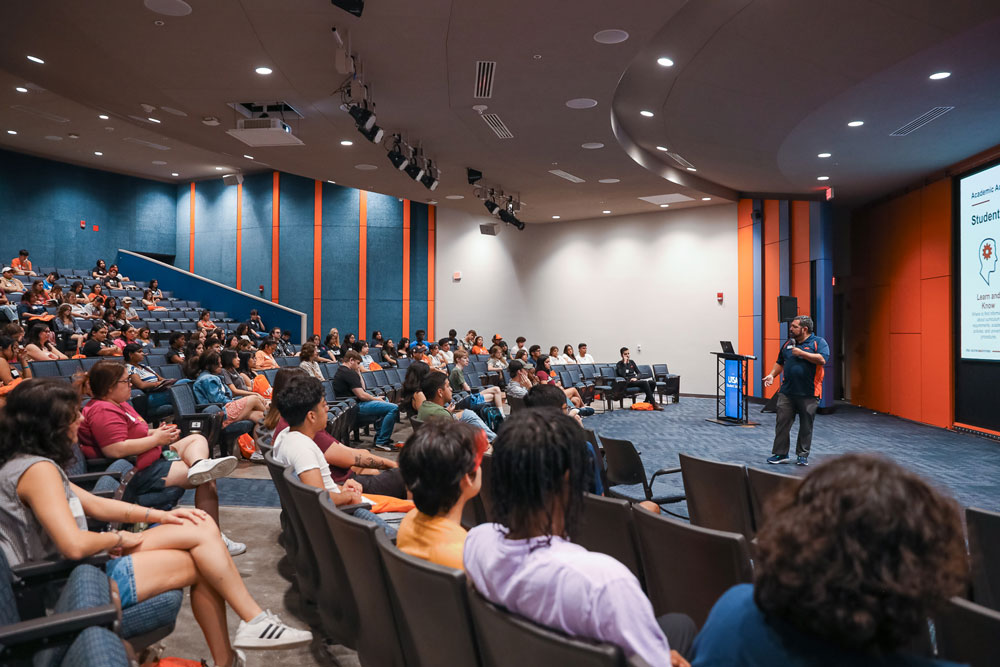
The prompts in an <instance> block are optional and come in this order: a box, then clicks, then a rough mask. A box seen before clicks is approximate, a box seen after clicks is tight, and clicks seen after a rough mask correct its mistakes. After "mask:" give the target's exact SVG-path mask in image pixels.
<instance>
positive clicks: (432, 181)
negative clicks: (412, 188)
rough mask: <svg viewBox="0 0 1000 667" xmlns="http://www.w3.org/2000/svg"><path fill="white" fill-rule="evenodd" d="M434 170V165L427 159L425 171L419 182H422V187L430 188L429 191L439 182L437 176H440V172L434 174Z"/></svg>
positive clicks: (435, 187)
mask: <svg viewBox="0 0 1000 667" xmlns="http://www.w3.org/2000/svg"><path fill="white" fill-rule="evenodd" d="M436 171H437V170H436V169H434V165H432V164H431V161H430V160H428V161H427V173H425V174H424V175H423V176H421V177H420V182H421V183H423V184H424V187H425V188H427V189H428V190H431V191H434V190H436V189H437V186H438V184H439V183H440V182H441V181H440V179H439V177H440V176H441V173H440V172H437V173H436V174H435V172H436Z"/></svg>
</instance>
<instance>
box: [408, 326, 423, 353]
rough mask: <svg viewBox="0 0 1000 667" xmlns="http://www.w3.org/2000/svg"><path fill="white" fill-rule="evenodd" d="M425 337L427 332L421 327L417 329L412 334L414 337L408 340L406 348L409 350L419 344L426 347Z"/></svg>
mask: <svg viewBox="0 0 1000 667" xmlns="http://www.w3.org/2000/svg"><path fill="white" fill-rule="evenodd" d="M426 339H427V332H426V331H424V330H423V329H417V331H416V333H415V334H414V339H413V340H412V341H410V344H409V345H408V346H407V348H408V349H409V351H410V352H412V351H413V350H415V349H417V348H418V347H421V346H423V347H424V348H427V347H428V343H427V340H426ZM424 351H425V352H426V351H427V350H426V349H425V350H424Z"/></svg>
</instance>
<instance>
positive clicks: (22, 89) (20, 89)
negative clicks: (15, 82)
mask: <svg viewBox="0 0 1000 667" xmlns="http://www.w3.org/2000/svg"><path fill="white" fill-rule="evenodd" d="M14 90H16V91H17V92H19V93H26V92H28V89H27V88H25V87H24V86H18V87H17V88H15V89H14Z"/></svg>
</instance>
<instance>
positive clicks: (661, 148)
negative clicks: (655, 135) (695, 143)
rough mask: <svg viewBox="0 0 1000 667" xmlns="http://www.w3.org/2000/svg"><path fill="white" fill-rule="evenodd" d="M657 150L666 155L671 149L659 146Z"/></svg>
mask: <svg viewBox="0 0 1000 667" xmlns="http://www.w3.org/2000/svg"><path fill="white" fill-rule="evenodd" d="M656 150H658V151H663V152H664V153H666V152H667V151H668V150H670V149H668V148H667V147H666V146H657V147H656Z"/></svg>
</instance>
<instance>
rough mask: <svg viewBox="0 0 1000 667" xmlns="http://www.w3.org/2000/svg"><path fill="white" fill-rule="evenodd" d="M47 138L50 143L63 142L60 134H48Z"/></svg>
mask: <svg viewBox="0 0 1000 667" xmlns="http://www.w3.org/2000/svg"><path fill="white" fill-rule="evenodd" d="M45 138H46V139H48V140H49V141H62V140H63V138H62V137H60V136H59V135H58V134H46V135H45Z"/></svg>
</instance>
